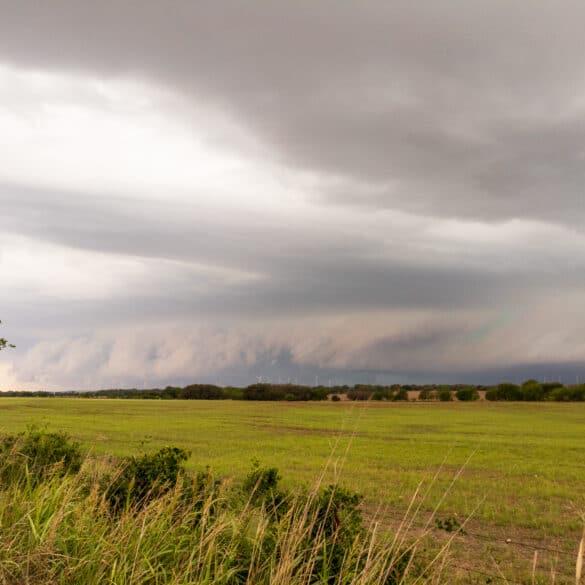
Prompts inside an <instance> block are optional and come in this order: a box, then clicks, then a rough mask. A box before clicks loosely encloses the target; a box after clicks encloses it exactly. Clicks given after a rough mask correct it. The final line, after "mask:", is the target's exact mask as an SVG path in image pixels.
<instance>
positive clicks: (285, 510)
mask: <svg viewBox="0 0 585 585" xmlns="http://www.w3.org/2000/svg"><path fill="white" fill-rule="evenodd" d="M55 437H56V436H55V435H51V434H46V433H42V432H39V431H31V432H29V434H28V435H27V434H23V435H20V436H18V437H14V436H13V437H9V438H5V439H4V440H3V442H2V448H1V449H0V451H1V464H0V478H1V481H2V483H1V485H0V583H2V584H6V585H8V584H10V585H17V584H18V585H41V584H42V585H45V584H51V583H59V584H63V585H68V584H71V585H73V584H83V585H93V584H96V585H97V584H98V583H99V584H116V585H138V584H140V585H142V584H144V585H146V584H148V585H155V584H161V585H162V584H165V585H167V584H173V585H175V584H176V585H179V584H195V583H196V584H210V585H211V584H214V585H221V584H225V585H238V584H250V585H252V584H254V585H263V584H266V585H268V584H270V585H276V584H278V585H283V584H286V585H297V584H298V585H301V584H310V583H314V584H323V585H325V584H327V585H350V584H355V585H377V584H380V585H398V584H402V583H404V584H407V583H411V582H421V580H422V581H424V582H439V581H440V571H439V570H438V569H437V567H439V566H440V565H441V564H440V563H437V562H436V559H433V562H432V563H430V564H429V565H428V566H427V567H425V566H424V562H423V556H424V555H419V550H420V549H421V548H422V546H421V543H422V540H421V538H422V537H419V539H418V540H416V539H415V540H408V539H407V538H406V536H405V535H400V534H388V533H387V532H385V531H383V530H380V528H379V526H378V524H377V521H376V519H375V518H374V519H373V520H372V521H371V522H370V523H369V524H365V523H364V522H363V520H362V518H361V513H360V510H359V500H360V498H359V497H358V496H356V495H355V494H352V493H351V492H348V491H346V490H344V489H343V488H341V487H340V486H322V485H321V484H320V483H317V484H316V485H314V486H313V487H312V488H311V489H305V490H298V491H296V492H288V491H282V490H280V488H279V486H278V475H277V473H276V471H275V470H273V469H267V470H266V469H262V468H260V467H259V466H256V467H255V468H254V469H253V470H252V471H251V472H250V474H249V476H248V478H247V479H246V481H244V482H241V483H239V484H238V483H235V482H232V481H224V480H220V479H217V478H215V477H213V476H212V475H211V474H210V473H209V472H204V473H199V474H198V475H197V476H190V475H188V474H186V473H185V472H183V471H182V470H180V471H181V472H180V473H178V474H176V476H173V478H171V479H172V481H169V480H168V478H166V480H165V483H164V484H162V483H158V482H157V481H156V479H155V480H154V481H153V482H152V486H151V488H152V489H151V490H149V491H148V492H145V491H144V490H142V491H141V492H140V497H133V494H134V493H137V492H135V491H133V490H134V489H135V486H136V478H137V477H138V475H136V476H132V477H131V478H130V481H129V483H128V477H129V476H128V472H127V470H128V469H137V468H138V467H139V466H140V465H143V464H144V461H146V459H145V458H142V459H140V460H134V467H132V465H130V463H131V462H129V461H128V460H126V461H120V460H115V459H112V458H103V457H102V458H95V457H92V456H88V455H86V456H85V457H83V458H81V459H79V458H78V457H77V455H76V454H78V453H79V446H77V445H73V446H71V449H72V451H69V450H68V447H69V446H70V445H67V444H65V446H63V445H62V444H61V450H59V449H55V446H56V443H59V440H58V439H56V438H55ZM59 437H60V440H61V443H62V442H63V441H65V443H66V441H67V439H66V437H65V436H63V435H60V436H59ZM48 445H49V446H50V447H47V446H48ZM53 450H54V451H53ZM54 453H57V455H56V456H54ZM56 457H58V458H59V459H58V460H56ZM153 460H154V461H158V462H157V463H156V464H157V465H160V457H159V459H158V460H157V459H156V458H154V459H153ZM71 461H73V462H74V464H73V465H69V466H68V462H69V463H70V462H71ZM148 461H151V460H148ZM141 469H148V470H150V469H151V468H145V467H144V466H143V467H142V468H141ZM149 472H150V471H149ZM140 473H142V472H140ZM124 482H126V483H124ZM120 485H124V486H126V487H127V488H128V489H127V490H126V492H124V493H126V495H127V497H126V500H125V501H124V504H123V505H119V503H120V500H119V499H116V498H113V497H112V494H116V497H118V496H119V494H120V493H121V492H120V489H119V488H120ZM113 488H115V489H113ZM419 556H420V558H419Z"/></svg>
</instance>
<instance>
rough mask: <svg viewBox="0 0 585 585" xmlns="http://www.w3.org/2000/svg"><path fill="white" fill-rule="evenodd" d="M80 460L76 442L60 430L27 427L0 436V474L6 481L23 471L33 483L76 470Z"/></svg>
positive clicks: (79, 449) (79, 451)
mask: <svg viewBox="0 0 585 585" xmlns="http://www.w3.org/2000/svg"><path fill="white" fill-rule="evenodd" d="M82 460H83V453H82V450H81V446H80V444H79V443H77V442H76V441H73V440H72V439H71V437H70V436H69V435H68V434H67V433H64V432H57V433H51V432H48V431H46V430H41V429H37V428H34V427H31V428H30V429H28V430H27V431H26V432H22V433H19V434H17V435H5V436H3V437H2V438H1V439H0V462H1V464H2V468H1V472H0V475H1V477H2V481H4V482H6V483H11V482H14V481H18V480H21V479H23V478H24V477H25V475H27V476H28V477H29V481H32V482H33V483H37V482H40V481H43V480H44V479H45V478H46V477H47V476H50V475H54V474H56V475H58V476H63V475H66V474H70V473H77V472H78V471H79V469H80V467H81V462H82Z"/></svg>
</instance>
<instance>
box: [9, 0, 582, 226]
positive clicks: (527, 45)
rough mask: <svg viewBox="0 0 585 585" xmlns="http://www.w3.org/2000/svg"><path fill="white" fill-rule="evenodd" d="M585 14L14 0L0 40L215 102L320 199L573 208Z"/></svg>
mask: <svg viewBox="0 0 585 585" xmlns="http://www.w3.org/2000/svg"><path fill="white" fill-rule="evenodd" d="M584 18H585V8H584V7H583V5H582V3H580V2H577V1H576V0H575V1H566V2H562V3H561V4H555V6H554V7H553V6H550V5H547V4H543V3H539V4H538V5H533V4H527V3H523V2H508V1H497V2H493V1H490V2H474V3H473V4H470V3H468V2H462V1H457V0H449V1H441V2H433V3H432V5H428V4H426V3H425V4H424V5H423V4H421V5H419V4H417V3H407V2H392V3H386V2H374V3H368V4H367V5H363V4H359V5H357V4H340V3H338V2H322V3H318V4H317V5H315V3H311V2H301V3H293V4H288V5H287V4H285V3H276V4H274V3H270V4H266V3H260V4H257V3H246V4H241V3H227V4H226V3H221V4H217V3H211V2H204V3H195V4H194V3H191V2H173V3H171V4H170V5H169V4H161V3H159V2H141V3H140V4H139V5H138V4H135V3H132V2H122V3H119V2H116V3H110V2H100V3H89V2H67V1H64V0H61V1H58V2H52V3H51V4H50V5H49V4H40V5H39V4H38V3H29V2H22V3H18V5H17V6H15V5H14V4H13V3H11V4H10V6H9V7H6V8H5V9H4V10H3V22H2V25H0V26H1V33H2V34H1V35H0V53H1V54H2V55H3V57H4V59H6V60H10V61H13V62H15V63H19V64H23V65H26V66H29V67H33V68H55V69H62V68H71V69H74V70H78V71H91V72H93V73H95V74H98V75H102V76H105V77H110V76H119V75H138V76H145V77H149V78H153V79H156V80H159V81H161V82H163V83H166V84H169V86H172V87H174V88H177V89H179V90H180V91H182V92H184V93H185V95H187V96H189V97H190V98H196V99H199V100H208V101H211V102H213V103H216V104H220V105H221V106H222V107H223V108H224V109H226V110H227V111H229V112H231V113H232V114H233V115H234V116H236V117H237V118H238V119H240V120H241V122H242V123H244V124H245V125H247V126H248V127H249V128H252V129H253V132H254V133H255V134H257V135H258V136H260V137H261V139H262V140H263V142H264V144H265V145H266V146H267V148H268V149H270V150H271V153H272V155H273V156H274V157H275V158H276V159H278V160H280V161H282V162H284V163H285V164H287V165H292V166H294V167H297V168H299V169H303V170H310V171H312V172H315V173H317V174H318V175H320V176H321V177H322V180H323V183H324V184H323V194H324V196H326V195H327V194H329V196H330V197H332V199H333V200H334V201H340V200H341V201H343V202H346V203H354V204H360V205H371V206H374V207H382V208H394V209H396V208H398V209H405V210H409V211H415V212H417V213H421V212H424V213H426V214H429V215H447V216H449V217H469V218H476V219H487V220H502V219H509V218H518V217H522V218H526V217H531V218H538V219H545V220H547V221H548V220H552V221H557V222H569V223H571V224H573V225H580V224H581V223H582V220H583V205H582V203H581V192H580V186H581V185H582V184H583V179H584V178H585V177H584V176H583V168H584V165H583V164H582V163H583V148H584V147H583V144H584V140H583V139H584V138H585V136H584V133H585V104H584V101H583V94H584V91H585V58H584V57H583V55H585V40H584V37H583V35H582V28H581V25H580V23H581V22H582V21H583V19H584ZM333 179H335V181H334V182H335V185H333V186H331V189H328V188H327V187H328V183H329V181H330V180H333Z"/></svg>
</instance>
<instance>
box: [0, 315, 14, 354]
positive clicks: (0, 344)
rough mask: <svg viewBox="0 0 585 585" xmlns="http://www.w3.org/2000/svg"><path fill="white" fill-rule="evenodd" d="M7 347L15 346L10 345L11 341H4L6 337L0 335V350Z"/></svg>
mask: <svg viewBox="0 0 585 585" xmlns="http://www.w3.org/2000/svg"><path fill="white" fill-rule="evenodd" d="M0 323H2V321H0ZM7 347H15V346H14V345H12V343H8V341H6V339H4V337H0V351H2V350H3V349H6V348H7Z"/></svg>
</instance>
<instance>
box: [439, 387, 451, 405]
mask: <svg viewBox="0 0 585 585" xmlns="http://www.w3.org/2000/svg"><path fill="white" fill-rule="evenodd" d="M437 396H438V397H439V400H440V401H441V402H450V401H451V400H453V394H451V390H449V388H441V389H440V390H438V391H437Z"/></svg>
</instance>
